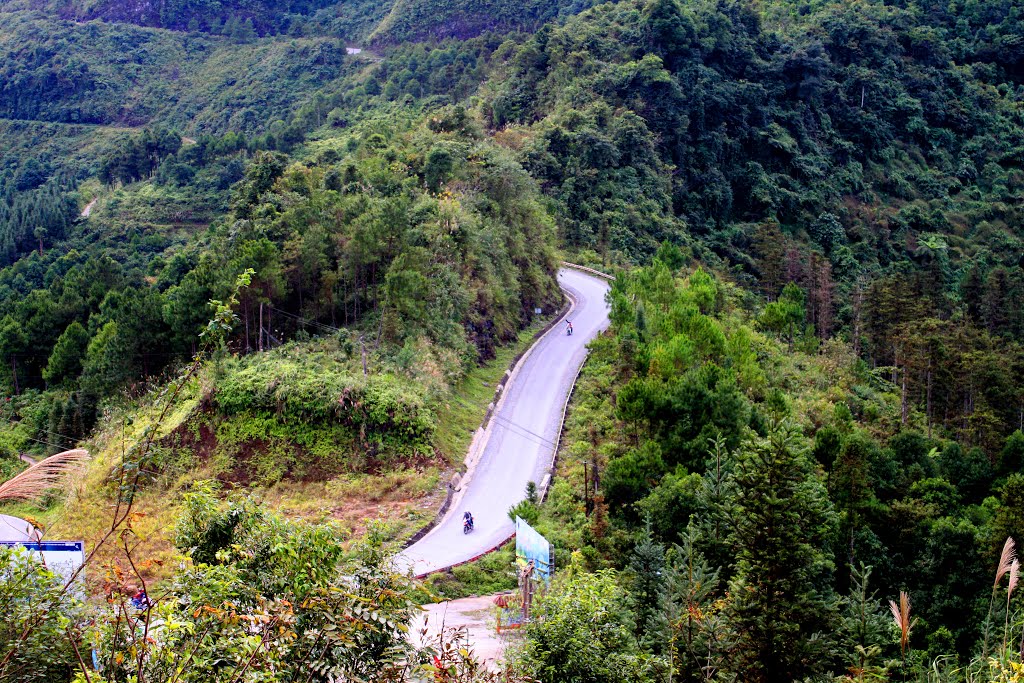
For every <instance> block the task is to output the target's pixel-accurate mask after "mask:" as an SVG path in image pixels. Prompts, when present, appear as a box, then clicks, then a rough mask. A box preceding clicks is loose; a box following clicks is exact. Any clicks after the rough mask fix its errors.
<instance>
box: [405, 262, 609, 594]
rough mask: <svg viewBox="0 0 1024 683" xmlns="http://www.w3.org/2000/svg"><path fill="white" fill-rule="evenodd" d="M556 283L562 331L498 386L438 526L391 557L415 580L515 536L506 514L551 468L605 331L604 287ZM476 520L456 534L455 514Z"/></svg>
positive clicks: (587, 278) (577, 280)
mask: <svg viewBox="0 0 1024 683" xmlns="http://www.w3.org/2000/svg"><path fill="white" fill-rule="evenodd" d="M558 283H559V285H560V286H561V287H562V289H564V290H565V291H566V292H567V293H568V294H569V296H570V297H571V298H572V299H573V301H574V302H575V303H574V306H573V309H572V310H571V311H570V312H569V314H568V315H567V318H568V319H569V320H571V321H572V325H573V335H572V336H571V337H570V336H567V335H566V333H565V325H564V324H559V325H555V326H554V327H553V328H552V329H551V330H550V331H549V332H548V333H547V334H546V335H544V336H543V337H542V338H541V339H540V340H539V341H538V342H537V343H536V344H535V346H534V347H533V349H532V351H531V352H530V354H529V355H528V356H526V358H525V359H524V360H523V361H522V362H521V363H520V365H519V369H518V371H517V373H516V374H515V375H514V378H513V380H512V381H510V383H509V385H508V386H507V387H505V391H504V395H503V399H502V401H501V402H500V403H499V405H498V407H497V410H496V411H495V413H494V417H492V419H491V423H490V436H489V439H488V440H487V444H486V446H485V447H484V451H483V454H482V455H481V456H480V461H479V462H478V463H477V465H476V467H475V468H474V470H473V472H472V473H471V474H469V475H468V477H467V479H468V480H467V481H466V483H465V484H464V486H465V490H464V491H462V492H461V494H460V495H459V496H458V497H457V498H456V499H455V500H454V501H453V504H452V507H451V508H450V509H449V510H448V514H446V515H445V517H444V519H442V520H441V522H440V523H439V524H438V525H437V526H436V527H434V529H433V530H431V531H430V533H428V534H427V535H426V536H424V537H423V538H421V539H420V540H419V541H417V542H416V543H414V544H413V545H411V546H409V547H408V548H406V549H405V550H403V551H402V552H401V553H399V555H398V560H397V561H398V564H399V566H402V567H409V566H411V567H412V570H413V573H414V574H415V575H416V576H421V575H424V574H428V573H431V572H435V571H439V570H441V569H445V568H447V567H451V566H453V565H456V564H460V563H462V562H466V561H467V560H471V559H473V558H474V557H477V556H478V555H480V554H482V553H485V552H487V551H489V550H491V549H493V548H494V547H495V546H497V545H500V544H501V543H503V542H504V541H506V540H507V539H508V538H509V537H511V536H512V534H513V533H514V532H515V525H514V524H513V522H512V521H511V520H510V519H509V518H508V509H509V508H510V507H512V506H513V505H515V504H516V503H518V502H519V501H521V500H522V499H523V498H524V497H525V491H526V485H527V483H528V482H530V481H533V482H536V483H537V485H538V486H539V485H540V483H541V481H542V480H543V478H544V475H545V474H546V473H547V471H548V468H549V467H550V465H551V458H552V456H553V451H554V445H555V442H556V440H557V438H558V434H559V432H560V431H561V429H562V413H563V408H564V406H565V402H566V400H567V399H568V397H569V392H570V391H571V390H572V385H573V382H574V381H575V380H576V375H577V373H578V371H579V368H580V366H581V365H583V361H584V360H585V359H586V356H587V349H586V345H587V343H588V342H590V341H591V340H592V339H594V338H595V337H596V336H597V335H598V334H599V333H600V332H601V331H602V330H604V329H605V328H606V327H607V326H608V304H607V303H606V302H605V293H606V292H607V291H608V283H607V282H606V281H605V280H603V279H601V278H599V277H595V276H593V275H588V274H586V273H582V272H580V271H577V270H571V269H568V268H566V269H563V270H561V271H560V272H559V273H558ZM466 510H469V511H470V512H472V513H473V517H474V519H475V520H476V529H475V530H474V531H473V532H472V533H471V534H468V535H466V534H463V533H462V513H463V512H464V511H466Z"/></svg>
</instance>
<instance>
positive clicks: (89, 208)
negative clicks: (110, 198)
mask: <svg viewBox="0 0 1024 683" xmlns="http://www.w3.org/2000/svg"><path fill="white" fill-rule="evenodd" d="M99 200H100V198H99V197H96V198H95V199H93V200H92V201H91V202H89V203H88V204H86V205H85V208H84V209H82V218H88V217H89V214H91V213H92V207H94V206H96V202H98V201H99Z"/></svg>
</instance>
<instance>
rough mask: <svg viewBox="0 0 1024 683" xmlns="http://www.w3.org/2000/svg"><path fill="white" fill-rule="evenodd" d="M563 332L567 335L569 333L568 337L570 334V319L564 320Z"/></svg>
mask: <svg viewBox="0 0 1024 683" xmlns="http://www.w3.org/2000/svg"><path fill="white" fill-rule="evenodd" d="M565 333H566V334H567V335H569V336H570V337H571V336H572V321H571V320H566V321H565Z"/></svg>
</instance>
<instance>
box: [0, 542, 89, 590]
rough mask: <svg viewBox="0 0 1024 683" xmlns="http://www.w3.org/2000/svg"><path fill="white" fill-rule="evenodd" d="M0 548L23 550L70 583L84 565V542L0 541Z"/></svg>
mask: <svg viewBox="0 0 1024 683" xmlns="http://www.w3.org/2000/svg"><path fill="white" fill-rule="evenodd" d="M0 546H3V547H7V548H24V549H25V550H27V551H28V552H29V553H31V554H32V555H34V556H36V557H37V558H38V559H39V560H41V561H42V563H43V565H44V566H45V567H46V568H47V569H49V570H50V571H52V572H54V573H55V574H60V575H61V576H62V577H64V580H65V581H70V580H71V577H72V576H74V574H75V572H77V571H78V569H79V568H80V567H81V566H82V565H83V564H85V542H84V541H39V542H34V541H0ZM79 579H81V574H79Z"/></svg>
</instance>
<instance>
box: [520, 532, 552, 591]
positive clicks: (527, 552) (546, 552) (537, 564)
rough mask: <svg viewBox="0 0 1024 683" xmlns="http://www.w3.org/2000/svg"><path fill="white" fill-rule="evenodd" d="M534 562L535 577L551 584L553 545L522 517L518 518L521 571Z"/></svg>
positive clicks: (546, 583)
mask: <svg viewBox="0 0 1024 683" xmlns="http://www.w3.org/2000/svg"><path fill="white" fill-rule="evenodd" d="M531 561H532V562H533V573H534V576H536V577H538V578H540V579H542V580H543V581H544V584H545V585H548V584H550V583H551V573H552V570H553V567H552V566H551V544H550V543H549V542H548V539H546V538H544V537H543V536H541V535H540V534H539V533H537V530H536V529H534V528H533V527H532V526H530V525H529V524H527V523H526V522H525V521H524V520H523V519H522V518H521V517H516V564H517V565H518V566H519V568H520V569H522V568H523V567H525V566H526V565H528V564H529V563H530V562H531Z"/></svg>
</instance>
